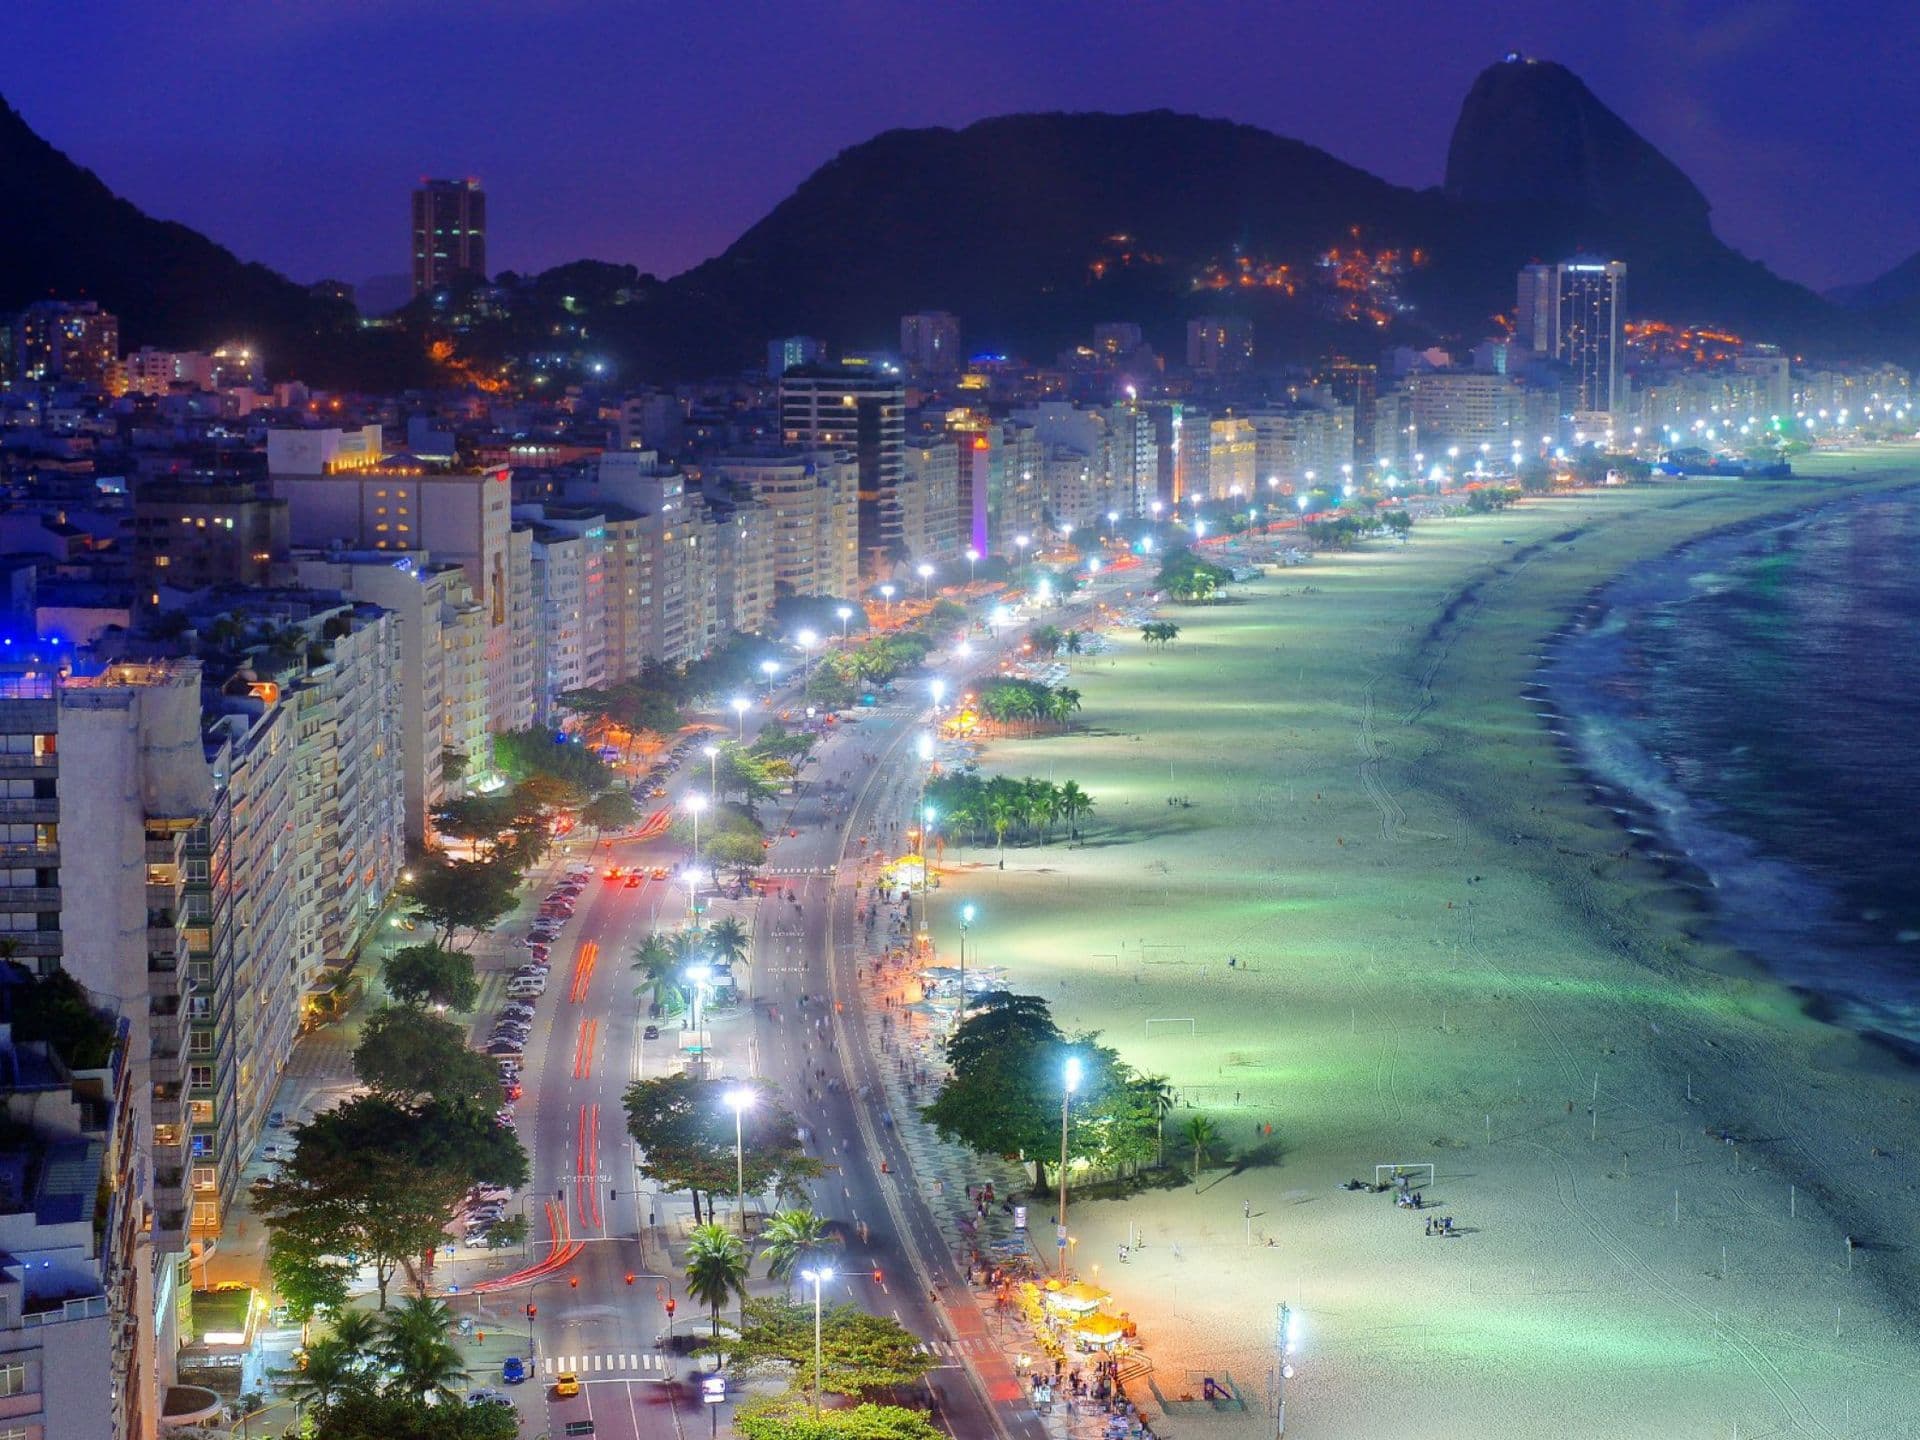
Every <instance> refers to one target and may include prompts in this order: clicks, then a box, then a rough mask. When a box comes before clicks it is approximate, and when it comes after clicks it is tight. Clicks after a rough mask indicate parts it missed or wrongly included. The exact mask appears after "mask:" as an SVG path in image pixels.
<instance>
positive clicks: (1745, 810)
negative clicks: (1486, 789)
mask: <svg viewBox="0 0 1920 1440" xmlns="http://www.w3.org/2000/svg"><path fill="white" fill-rule="evenodd" d="M1542 680H1543V682H1544V684H1545V687H1546V691H1547V693H1548V695H1549V696H1550V697H1551V700H1552V704H1553V706H1554V708H1555V709H1556V710H1557V711H1558V712H1559V713H1560V714H1561V715H1562V716H1563V717H1564V728H1565V731H1566V734H1567V738H1568V743H1569V744H1571V745H1572V746H1573V747H1574V750H1575V752H1576V755H1577V757H1578V759H1579V760H1580V763H1581V764H1582V765H1583V766H1584V768H1585V769H1586V771H1587V773H1588V774H1589V775H1590V776H1591V777H1592V778H1593V780H1594V781H1595V782H1596V784H1598V785H1599V786H1600V787H1601V795H1602V799H1603V801H1604V802H1605V803H1608V804H1611V805H1612V806H1613V807H1614V808H1615V809H1616V810H1617V811H1618V812H1619V813H1620V815H1621V819H1622V822H1623V824H1625V825H1626V826H1627V827H1628V828H1629V829H1630V830H1633V831H1635V832H1636V833H1637V835H1638V837H1639V840H1640V843H1641V844H1642V845H1643V847H1645V848H1646V849H1648V850H1650V851H1652V852H1653V853H1654V854H1656V855H1658V856H1661V857H1662V858H1664V859H1665V860H1666V861H1667V863H1668V864H1669V865H1670V867H1671V868H1672V871H1673V874H1674V877H1675V882H1676V883H1679V884H1688V885H1692V886H1695V887H1696V888H1698V889H1699V890H1700V891H1701V893H1702V895H1703V896H1704V898H1705V900H1706V903H1707V904H1708V906H1709V907H1710V910H1711V913H1712V915H1713V924H1714V927H1715V931H1716V934H1717V935H1718V936H1719V937H1720V938H1723V939H1725V940H1727V941H1729V942H1731V943H1733V944H1734V945H1736V946H1738V947H1739V948H1740V949H1742V950H1743V951H1745V952H1746V953H1748V954H1749V955H1751V956H1753V957H1754V958H1755V959H1757V960H1758V961H1759V962H1760V963H1761V964H1763V965H1764V966H1765V967H1766V968H1767V969H1768V970H1769V971H1771V972H1772V973H1773V974H1775V975H1776V976H1778V977H1779V978H1780V979H1782V980H1784V981H1786V982H1787V983H1789V984H1791V985H1793V986H1795V987H1797V988H1799V989H1801V990H1802V991H1804V992H1807V993H1809V994H1810V995H1812V996H1815V997H1817V998H1818V1000H1819V1002H1820V1003H1821V1005H1822V1008H1823V1010H1824V1011H1825V1013H1827V1014H1828V1015H1829V1016H1830V1017H1831V1018H1832V1019H1834V1020H1836V1021H1837V1022H1839V1023H1841V1024H1844V1025H1847V1026H1849V1027H1850V1028H1853V1029H1855V1030H1858V1031H1860V1032H1862V1033H1866V1034H1870V1035H1874V1036H1877V1037H1880V1038H1882V1039H1885V1040H1887V1041H1890V1042H1892V1043H1894V1044H1896V1045H1898V1046H1899V1047H1900V1048H1902V1049H1903V1050H1906V1051H1908V1052H1909V1053H1911V1054H1913V1055H1915V1056H1917V1057H1920V489H1917V490H1913V491H1905V492H1897V493H1895V494H1892V495H1882V496H1878V497H1872V498H1866V499H1860V500H1850V501H1840V502H1836V503H1834V504H1832V505H1827V506H1822V507H1819V508H1816V509H1813V510H1811V511H1808V512H1806V513H1803V514H1799V515H1795V516H1793V517H1790V518H1785V519H1782V520H1777V521H1773V522H1769V523H1767V524H1765V525H1763V526H1758V527H1752V528H1748V529H1745V530H1743V531H1741V532H1738V533H1730V534H1722V535H1716V536H1710V537H1708V538H1706V539H1704V540H1702V541H1699V542H1696V543H1695V544H1692V545H1689V546H1687V547H1685V548H1683V549H1682V550H1679V551H1676V552H1674V553H1672V554H1669V555H1665V556H1662V557H1660V558H1659V559H1657V560H1654V561H1651V562H1649V563H1647V564H1645V565H1643V566H1640V567H1638V568H1636V569H1634V570H1632V571H1630V572H1628V573H1627V574H1626V575H1623V576H1621V577H1619V578H1618V579H1617V580H1616V581H1614V582H1613V583H1611V584H1610V585H1608V586H1606V587H1605V588H1604V589H1603V590H1602V591H1601V592H1600V594H1599V596H1598V603H1597V604H1596V605H1595V606H1593V607H1592V608H1590V609H1589V610H1588V611H1586V612H1585V614H1584V615H1583V617H1582V619H1581V622H1580V623H1579V624H1578V625H1577V626H1576V627H1575V629H1574V630H1573V631H1572V632H1571V633H1569V634H1568V635H1567V636H1565V637H1564V638H1563V639H1562V641H1561V642H1560V643H1559V644H1558V645H1557V646H1556V647H1555V649H1554V652H1553V654H1552V656H1551V657H1550V659H1549V661H1548V663H1547V665H1546V667H1545V669H1544V671H1543V674H1542Z"/></svg>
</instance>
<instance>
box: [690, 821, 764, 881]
mask: <svg viewBox="0 0 1920 1440" xmlns="http://www.w3.org/2000/svg"><path fill="white" fill-rule="evenodd" d="M702 849H703V850H704V851H705V852H706V859H707V863H708V864H710V865H712V866H713V867H714V868H715V869H716V870H722V869H724V870H731V871H733V873H734V874H735V876H737V877H738V878H739V880H740V883H741V884H743V885H744V884H746V883H747V882H748V881H749V880H751V879H752V878H753V877H754V875H755V874H756V873H757V872H758V871H759V869H760V867H761V866H762V865H764V864H766V863H767V847H766V843H765V842H764V841H763V840H761V838H760V837H759V836H758V835H756V834H754V833H753V832H752V831H750V830H735V829H726V830H722V831H721V832H720V833H719V834H718V835H716V836H714V837H713V839H712V840H710V841H707V842H706V843H705V844H704V845H703V846H702Z"/></svg>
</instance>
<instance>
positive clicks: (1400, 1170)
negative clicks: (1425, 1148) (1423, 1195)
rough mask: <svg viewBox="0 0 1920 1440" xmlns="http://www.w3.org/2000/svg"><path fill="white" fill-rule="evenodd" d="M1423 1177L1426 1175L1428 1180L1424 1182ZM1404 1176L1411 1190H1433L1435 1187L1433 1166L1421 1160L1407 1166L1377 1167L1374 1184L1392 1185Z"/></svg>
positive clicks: (1374, 1173) (1429, 1162)
mask: <svg viewBox="0 0 1920 1440" xmlns="http://www.w3.org/2000/svg"><path fill="white" fill-rule="evenodd" d="M1422 1175H1425V1176H1426V1177H1427V1178H1426V1179H1424V1180H1422V1179H1421V1178H1420V1177H1421V1176H1422ZM1402 1176H1404V1177H1406V1182H1407V1185H1408V1187H1409V1188H1411V1189H1414V1190H1419V1189H1422V1188H1431V1187H1432V1185H1433V1164H1432V1162H1431V1161H1427V1160H1420V1161H1416V1162H1414V1163H1411V1164H1405V1165H1376V1166H1374V1167H1373V1183H1374V1184H1375V1185H1391V1184H1392V1183H1393V1182H1394V1181H1395V1180H1398V1179H1400V1178H1401V1177H1402Z"/></svg>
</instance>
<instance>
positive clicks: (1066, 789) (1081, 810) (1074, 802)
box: [1060, 780, 1093, 840]
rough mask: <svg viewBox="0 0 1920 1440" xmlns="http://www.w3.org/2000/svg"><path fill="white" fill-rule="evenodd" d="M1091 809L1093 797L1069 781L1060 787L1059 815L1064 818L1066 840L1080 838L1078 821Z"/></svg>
mask: <svg viewBox="0 0 1920 1440" xmlns="http://www.w3.org/2000/svg"><path fill="white" fill-rule="evenodd" d="M1092 809H1093V797H1092V796H1091V795H1089V794H1087V792H1086V791H1084V790H1082V789H1081V788H1080V787H1079V786H1078V785H1076V784H1074V782H1073V781H1071V780H1069V781H1067V783H1066V784H1064V785H1062V786H1061V787H1060V813H1061V815H1063V816H1064V817H1065V818H1066V822H1067V838H1068V839H1069V840H1078V839H1079V838H1080V830H1079V825H1078V822H1079V819H1080V817H1081V816H1082V815H1085V814H1086V813H1087V812H1088V811H1090V810H1092Z"/></svg>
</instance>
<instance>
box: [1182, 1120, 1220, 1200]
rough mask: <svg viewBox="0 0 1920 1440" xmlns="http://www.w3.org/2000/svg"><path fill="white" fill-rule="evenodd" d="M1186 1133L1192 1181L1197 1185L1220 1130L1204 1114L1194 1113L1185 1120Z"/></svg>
mask: <svg viewBox="0 0 1920 1440" xmlns="http://www.w3.org/2000/svg"><path fill="white" fill-rule="evenodd" d="M1186 1133H1187V1147H1188V1148H1189V1149H1190V1150H1192V1151H1193V1183H1194V1184H1195V1185H1198V1184H1199V1183H1200V1172H1201V1171H1202V1170H1204V1169H1206V1166H1207V1156H1208V1155H1209V1154H1210V1153H1211V1152H1212V1150H1213V1147H1214V1146H1215V1145H1217V1144H1218V1143H1219V1142H1220V1132H1219V1131H1218V1130H1216V1129H1215V1128H1214V1124H1213V1121H1211V1120H1209V1119H1208V1118H1207V1117H1206V1116H1204V1115H1195V1116H1194V1117H1193V1118H1192V1119H1190V1120H1189V1121H1187V1132H1186Z"/></svg>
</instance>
